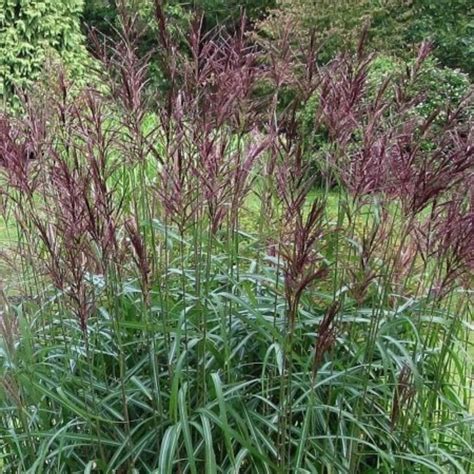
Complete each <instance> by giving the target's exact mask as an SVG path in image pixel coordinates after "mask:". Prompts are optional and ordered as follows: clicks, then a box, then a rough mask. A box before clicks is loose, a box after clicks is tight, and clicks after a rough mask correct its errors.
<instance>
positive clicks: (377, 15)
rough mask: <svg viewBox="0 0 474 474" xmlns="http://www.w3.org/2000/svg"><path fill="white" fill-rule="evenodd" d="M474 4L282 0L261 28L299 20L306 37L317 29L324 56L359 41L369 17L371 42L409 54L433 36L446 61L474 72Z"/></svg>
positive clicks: (463, 0)
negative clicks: (361, 31)
mask: <svg viewBox="0 0 474 474" xmlns="http://www.w3.org/2000/svg"><path fill="white" fill-rule="evenodd" d="M473 13H474V8H473V3H472V2H471V1H469V0H437V1H432V0H278V1H277V8H276V9H274V10H273V11H272V13H271V14H270V15H269V16H268V17H267V18H265V19H264V20H263V22H262V23H261V25H260V30H261V31H262V32H263V33H264V34H266V35H269V36H273V35H275V33H277V31H278V29H279V28H280V26H281V25H282V24H283V23H286V22H291V23H292V24H293V25H294V28H293V35H294V39H295V40H297V41H300V40H301V38H302V37H305V36H307V33H308V31H310V30H314V32H315V35H316V39H317V40H318V41H319V42H320V43H321V45H322V48H321V54H320V58H321V60H323V61H324V60H329V59H331V58H332V57H333V56H334V54H336V53H337V52H338V51H340V50H341V49H345V48H347V47H350V46H351V45H352V46H353V45H354V44H357V41H356V40H357V37H358V35H359V34H360V30H361V27H362V25H363V24H364V23H367V24H369V25H370V29H369V34H368V39H369V47H370V48H371V49H372V50H374V51H377V52H386V53H389V54H392V55H396V56H399V57H402V58H404V59H406V58H408V57H411V56H412V54H413V51H414V50H415V49H416V45H417V44H419V43H420V42H421V41H423V40H426V39H429V40H431V41H432V42H433V44H434V46H435V52H434V54H435V56H436V57H437V59H438V60H439V61H440V64H441V65H442V66H449V67H451V68H459V69H461V70H463V71H464V72H466V73H468V74H470V75H471V77H472V74H474V46H473V45H474V16H473Z"/></svg>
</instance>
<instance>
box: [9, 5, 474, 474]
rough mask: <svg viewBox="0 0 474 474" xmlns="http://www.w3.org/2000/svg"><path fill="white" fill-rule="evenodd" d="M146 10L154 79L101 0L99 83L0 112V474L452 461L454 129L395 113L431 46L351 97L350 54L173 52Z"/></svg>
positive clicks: (468, 155)
mask: <svg viewBox="0 0 474 474" xmlns="http://www.w3.org/2000/svg"><path fill="white" fill-rule="evenodd" d="M155 3H156V9H155V14H156V21H157V22H158V25H159V27H160V28H159V38H158V40H157V45H156V51H154V52H153V54H155V55H156V58H154V59H157V60H158V62H159V63H160V64H161V67H162V71H163V74H164V77H165V79H166V84H165V86H164V87H163V89H162V90H160V91H159V93H157V92H156V91H153V89H152V88H151V87H149V83H148V79H149V67H148V64H149V60H150V58H148V57H141V56H140V54H139V49H138V47H137V39H138V36H139V35H138V34H137V33H136V28H137V21H136V19H135V17H134V15H133V13H132V12H130V11H128V10H127V9H126V8H125V4H123V5H122V7H123V8H121V12H122V16H123V18H122V22H121V25H122V26H121V27H122V31H120V34H117V37H118V40H117V42H116V43H115V44H112V43H111V42H109V41H108V40H107V39H106V38H104V37H102V36H101V35H100V33H99V32H94V36H95V45H96V51H95V55H96V57H97V58H100V60H101V66H100V71H96V72H95V74H96V76H97V75H98V76H99V77H101V78H102V79H101V82H100V84H99V85H97V84H95V85H94V84H92V85H90V86H88V87H87V88H83V89H79V88H77V87H74V84H73V83H72V82H71V81H70V80H68V79H67V77H66V76H65V75H63V74H58V78H57V83H56V84H51V85H50V87H48V88H47V89H44V90H41V88H40V86H38V87H37V88H36V89H35V90H32V91H30V92H29V93H28V94H26V95H25V96H23V112H22V114H20V115H15V116H14V115H11V114H9V113H7V112H2V115H1V117H0V185H1V189H0V192H1V202H2V207H1V209H2V214H3V215H2V217H3V218H4V219H6V220H8V221H9V222H10V223H11V224H12V225H14V226H16V229H17V232H16V247H15V249H14V250H10V252H15V253H16V254H17V255H18V257H19V261H20V262H21V264H20V265H19V267H17V268H15V269H14V271H15V272H17V273H20V274H21V277H22V278H21V280H20V282H19V283H18V284H17V285H16V286H15V287H12V286H11V285H10V287H7V288H6V289H5V291H3V292H2V293H1V295H2V296H1V300H2V307H1V308H2V309H1V311H0V418H1V421H0V466H1V468H2V470H4V471H5V472H31V473H33V472H34V473H40V472H56V471H57V472H79V471H80V472H82V471H84V472H156V473H172V472H183V473H184V472H189V473H191V474H197V473H200V472H208V473H217V472H242V473H244V472H246V473H254V472H262V473H272V472H275V473H278V472H318V473H325V472H327V473H330V472H341V473H346V472H347V473H356V472H387V473H388V472H438V473H445V472H456V473H458V472H460V473H462V472H465V473H467V472H469V471H470V469H471V468H472V455H473V451H472V439H471V436H472V433H471V426H470V421H471V420H472V416H471V415H470V414H469V406H470V403H471V393H470V382H469V380H470V376H471V374H470V371H471V369H472V366H471V365H470V358H469V350H470V339H469V325H470V318H471V315H472V299H471V296H472V295H471V294H470V285H471V282H472V276H473V274H472V270H473V265H472V253H473V249H472V242H473V241H474V239H473V235H472V233H473V225H472V196H471V195H466V189H470V188H469V183H472V176H473V172H474V164H473V155H472V150H473V148H472V133H471V132H470V130H471V128H472V124H470V123H468V122H467V120H469V119H468V118H466V117H467V115H466V114H458V113H457V112H456V111H450V112H449V113H446V114H443V115H442V117H444V118H443V120H444V121H443V120H441V121H440V120H433V119H432V118H429V119H426V118H419V117H418V116H417V115H416V110H417V109H416V105H417V100H418V99H417V98H416V97H411V96H410V94H409V91H408V89H409V87H411V84H412V83H413V81H416V80H417V78H416V71H417V67H418V66H417V64H419V63H420V62H421V61H423V59H424V58H425V56H426V55H427V54H428V53H429V48H428V47H427V46H426V45H425V46H422V49H421V51H420V53H419V58H418V60H417V62H415V66H414V67H413V69H411V70H409V71H407V77H406V78H405V79H404V80H402V81H401V82H400V83H396V84H392V83H391V82H390V81H389V80H387V81H386V82H384V84H382V85H381V87H380V90H379V92H378V93H377V94H376V96H375V97H374V96H373V94H372V95H371V94H370V93H369V92H370V91H369V89H368V87H367V68H368V65H369V64H370V61H371V58H370V57H367V56H366V55H365V54H364V52H363V48H362V45H361V46H360V47H359V50H358V53H357V54H356V55H354V56H353V55H349V54H341V55H340V56H338V57H337V58H335V59H334V60H333V61H332V62H331V63H330V64H328V65H326V66H321V65H318V61H317V47H316V45H315V43H314V38H313V39H310V40H309V41H308V42H307V46H304V47H301V48H300V49H295V47H294V45H293V44H292V43H291V42H290V41H289V38H290V35H291V29H289V28H286V29H285V28H282V35H281V37H280V38H277V39H274V40H273V41H272V42H268V41H263V40H261V41H260V40H258V39H256V38H255V36H254V35H251V34H248V33H247V25H246V21H245V19H242V21H241V23H240V26H238V27H236V29H235V31H234V32H233V33H228V32H225V31H224V30H222V29H218V30H216V31H214V32H211V33H207V34H205V35H204V34H203V33H202V31H203V28H202V24H201V23H200V22H201V20H200V19H196V20H195V21H194V22H193V23H192V24H191V25H190V28H189V31H187V32H182V33H183V35H182V43H181V45H180V47H178V45H177V44H174V41H175V40H174V39H173V38H174V37H173V36H172V35H171V34H170V33H169V32H168V29H167V19H166V15H165V14H164V12H163V10H162V8H161V2H155ZM257 40H258V41H257ZM315 97H316V100H314V98H315ZM466 100H467V99H466ZM308 104H314V110H313V114H314V120H313V123H314V133H315V134H318V136H319V137H320V136H325V137H326V143H325V145H324V146H323V147H321V149H318V150H314V157H313V159H311V160H308V156H307V152H308V147H307V143H309V142H311V141H307V137H306V136H304V131H303V126H302V124H301V121H300V118H299V110H300V108H301V107H302V106H305V105H308ZM304 130H306V129H304ZM312 143H317V141H313V142H312ZM321 178H323V179H321ZM321 183H324V185H321ZM471 194H472V193H471ZM9 260H12V261H17V260H15V259H9Z"/></svg>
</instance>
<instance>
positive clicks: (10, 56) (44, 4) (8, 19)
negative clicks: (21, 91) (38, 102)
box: [0, 0, 86, 100]
mask: <svg viewBox="0 0 474 474" xmlns="http://www.w3.org/2000/svg"><path fill="white" fill-rule="evenodd" d="M82 7H83V1H82V0H2V1H1V2H0V97H2V98H3V99H4V100H5V99H8V97H9V96H10V94H11V93H12V92H13V90H14V88H15V87H19V88H21V87H24V86H26V85H28V84H30V83H31V82H32V81H33V80H34V79H36V78H37V77H38V75H39V73H40V71H41V69H42V67H43V65H44V63H45V60H46V59H47V58H48V57H50V56H53V57H54V56H59V57H60V58H61V59H62V60H63V61H64V63H65V64H66V65H67V66H68V67H69V69H70V71H71V72H72V73H73V74H75V73H78V72H79V71H80V69H81V63H82V62H83V61H84V60H85V59H86V50H85V47H84V38H83V35H82V33H81V31H80V15H81V13H82Z"/></svg>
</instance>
